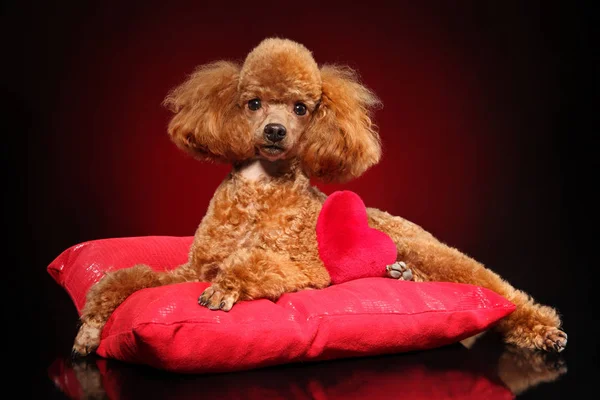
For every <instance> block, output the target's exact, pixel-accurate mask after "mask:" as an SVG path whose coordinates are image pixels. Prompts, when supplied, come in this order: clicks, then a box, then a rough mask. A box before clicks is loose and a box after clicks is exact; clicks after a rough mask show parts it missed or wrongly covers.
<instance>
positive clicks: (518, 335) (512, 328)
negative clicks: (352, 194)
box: [368, 209, 567, 352]
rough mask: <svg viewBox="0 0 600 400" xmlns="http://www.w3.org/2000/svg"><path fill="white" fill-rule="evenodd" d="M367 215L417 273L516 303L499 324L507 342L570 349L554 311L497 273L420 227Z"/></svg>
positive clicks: (378, 214)
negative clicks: (480, 288) (474, 287)
mask: <svg viewBox="0 0 600 400" xmlns="http://www.w3.org/2000/svg"><path fill="white" fill-rule="evenodd" d="M368 212H369V225H370V226H371V227H372V228H375V229H379V230H381V231H383V232H385V233H387V234H388V235H389V236H390V237H391V238H392V239H393V240H394V242H395V243H396V246H397V247H398V259H399V260H402V261H404V262H405V263H406V264H407V265H408V266H410V268H411V270H412V271H413V274H415V275H416V274H419V275H420V276H422V277H426V279H427V280H431V281H447V282H460V283H470V284H473V285H478V286H483V287H486V288H488V289H491V290H493V291H495V292H496V293H498V294H500V295H502V296H504V297H505V298H507V299H508V300H510V301H512V302H513V303H514V304H515V305H516V306H517V309H516V310H515V311H514V312H513V313H512V314H510V315H509V316H507V317H506V318H503V319H502V320H501V321H499V323H498V324H497V326H496V328H497V329H498V330H499V331H500V332H501V333H502V334H503V335H504V340H505V341H506V342H507V343H511V344H515V345H517V346H520V347H524V348H536V349H542V350H546V351H557V352H560V351H562V350H563V349H564V348H565V346H566V344H567V335H566V334H565V333H564V332H563V331H561V330H560V329H559V327H560V325H561V322H560V318H559V317H558V314H557V312H556V311H555V310H554V309H552V308H551V307H548V306H544V305H541V304H537V303H535V302H534V301H533V299H531V297H530V296H528V295H527V294H526V293H524V292H522V291H520V290H517V289H515V288H514V287H512V286H511V285H510V284H509V283H508V282H506V281H504V280H503V279H502V278H500V276H498V275H497V274H496V273H494V272H492V271H491V270H489V269H487V268H485V267H484V266H483V265H482V264H480V263H478V262H477V261H475V260H473V259H472V258H470V257H468V256H467V255H465V254H463V253H461V252H459V251H458V250H456V249H454V248H451V247H449V246H446V245H445V244H443V243H441V242H440V241H438V240H437V239H436V238H434V237H433V236H432V235H431V234H430V233H428V232H426V231H425V230H423V229H422V228H421V227H419V226H418V225H415V224H413V223H411V222H409V221H406V220H404V219H402V218H400V217H393V216H391V215H390V214H388V213H385V212H382V211H380V210H376V209H369V210H368Z"/></svg>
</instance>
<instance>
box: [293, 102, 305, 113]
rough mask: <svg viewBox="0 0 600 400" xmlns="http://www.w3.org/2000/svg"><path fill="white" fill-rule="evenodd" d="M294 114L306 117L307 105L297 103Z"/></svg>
mask: <svg viewBox="0 0 600 400" xmlns="http://www.w3.org/2000/svg"><path fill="white" fill-rule="evenodd" d="M294 112H295V113H296V115H304V114H306V105H304V103H296V105H295V106H294Z"/></svg>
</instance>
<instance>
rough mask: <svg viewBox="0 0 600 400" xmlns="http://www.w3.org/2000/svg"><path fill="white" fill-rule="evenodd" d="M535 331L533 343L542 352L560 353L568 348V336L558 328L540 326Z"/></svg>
mask: <svg viewBox="0 0 600 400" xmlns="http://www.w3.org/2000/svg"><path fill="white" fill-rule="evenodd" d="M533 331H534V334H535V337H534V339H533V343H534V344H535V347H537V348H538V349H540V350H545V351H549V352H557V353H560V352H561V351H563V350H564V349H565V347H566V346H567V334H566V333H564V332H563V331H561V330H560V329H558V328H554V327H551V326H544V325H538V326H536V327H535V328H534V329H533Z"/></svg>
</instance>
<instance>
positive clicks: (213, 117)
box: [163, 61, 254, 162]
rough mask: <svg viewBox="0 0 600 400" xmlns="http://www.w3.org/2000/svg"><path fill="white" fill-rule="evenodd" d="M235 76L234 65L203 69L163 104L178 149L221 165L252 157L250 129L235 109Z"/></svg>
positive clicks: (205, 67) (209, 65) (236, 106)
mask: <svg viewBox="0 0 600 400" xmlns="http://www.w3.org/2000/svg"><path fill="white" fill-rule="evenodd" d="M239 75H240V66H239V65H237V64H234V63H230V62H226V61H219V62H216V63H213V64H208V65H203V66H200V67H198V68H197V69H196V70H195V71H194V73H193V74H192V75H190V77H189V78H188V79H187V80H186V81H185V82H184V83H183V84H181V85H180V86H178V87H176V88H175V89H173V90H172V91H171V92H170V93H169V94H168V96H167V97H166V98H165V100H164V102H163V104H164V105H165V106H166V107H167V108H168V109H169V110H171V111H173V112H174V113H175V115H174V116H173V118H172V119H171V122H170V123H169V129H168V131H169V135H170V136H171V139H172V140H173V141H174V142H175V144H176V145H177V146H178V147H179V148H181V149H183V150H185V151H187V152H189V153H190V154H192V155H193V156H195V157H196V158H200V159H205V160H216V161H223V162H233V161H239V160H243V159H245V158H248V157H251V156H252V155H253V153H254V148H253V145H252V135H251V133H250V128H249V127H248V123H247V122H246V119H245V118H242V110H241V107H240V106H239V105H238V89H237V88H238V81H239Z"/></svg>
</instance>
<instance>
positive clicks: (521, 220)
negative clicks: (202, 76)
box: [1, 0, 597, 358]
mask: <svg viewBox="0 0 600 400" xmlns="http://www.w3.org/2000/svg"><path fill="white" fill-rule="evenodd" d="M122 3H127V4H122ZM352 3H353V2H350V1H347V2H322V3H319V2H312V1H311V2H299V1H293V2H284V1H281V0H279V1H276V2H270V1H260V2H252V1H247V2H243V3H242V2H241V3H239V4H234V3H231V2H210V3H208V2H201V1H191V2H171V4H167V2H162V1H146V2H138V3H136V2H118V1H105V2H102V3H99V4H96V5H94V4H79V3H72V4H69V5H41V4H40V5H36V4H30V3H28V4H26V5H23V3H20V4H17V3H15V4H12V5H5V6H4V8H3V23H2V28H1V29H2V31H1V33H2V36H3V40H4V41H5V42H6V44H7V46H6V47H5V48H6V49H7V50H8V52H7V53H5V57H3V58H4V61H3V65H2V68H3V74H2V76H3V78H4V79H3V83H2V88H3V94H4V95H3V96H2V97H3V105H4V107H3V108H4V110H5V112H6V116H7V118H6V120H7V121H8V124H7V125H6V129H5V132H4V135H5V140H6V143H5V146H4V149H3V160H4V161H6V162H7V167H8V168H6V170H5V171H6V172H8V173H7V179H6V180H5V182H6V183H7V185H14V188H13V186H9V187H10V189H9V190H8V191H7V192H6V193H7V194H6V195H5V198H4V204H5V207H4V210H5V213H6V215H7V216H8V220H9V221H10V220H12V221H13V222H15V221H16V223H15V225H14V226H15V229H14V232H15V235H14V236H15V237H17V242H16V243H15V245H17V246H19V247H18V248H19V249H22V248H25V249H26V250H25V251H24V252H23V251H22V252H14V253H16V254H14V255H18V257H16V258H17V261H16V262H17V265H18V266H19V267H18V271H19V274H18V275H17V277H16V279H17V281H19V282H24V283H27V282H29V279H30V278H32V277H33V278H35V281H36V283H39V285H38V286H36V288H39V291H38V292H37V293H39V296H38V297H37V298H31V299H28V301H30V302H31V305H30V308H29V310H32V311H33V314H32V315H33V316H34V317H33V319H34V320H35V321H41V324H42V325H43V326H47V327H48V331H47V332H44V333H43V334H41V335H40V336H42V338H43V340H44V342H43V343H47V342H50V343H52V342H55V341H57V340H58V341H60V342H61V343H64V344H67V345H68V343H69V342H70V341H71V340H72V337H70V336H69V335H67V337H65V335H64V334H63V335H59V334H57V333H55V332H54V330H55V328H56V327H57V326H62V325H65V324H68V325H69V327H73V332H74V325H75V318H76V315H75V313H74V310H72V309H71V308H70V304H69V301H68V299H67V298H66V297H65V296H64V295H63V294H62V293H60V292H59V291H58V290H57V288H56V287H55V284H54V282H52V281H51V280H50V279H49V277H48V276H47V274H46V273H45V267H46V265H47V264H48V263H49V262H50V261H52V259H53V258H54V257H56V256H57V255H58V254H59V253H60V252H61V251H62V250H64V249H65V248H67V247H69V246H71V245H73V244H76V243H79V242H81V241H86V240H91V239H96V238H106V237H120V236H138V235H177V236H187V235H192V234H193V232H194V230H195V228H196V226H197V224H198V223H199V221H200V219H201V218H202V216H203V214H204V212H205V210H206V207H207V204H208V201H209V200H210V198H211V195H212V193H213V191H214V189H215V188H216V186H217V185H218V184H219V182H220V181H221V180H222V179H223V178H224V176H225V175H226V173H227V172H228V167H227V166H223V165H211V164H206V163H200V162H197V161H194V160H192V159H191V158H189V157H187V156H186V155H184V154H183V153H182V152H180V151H179V150H177V149H176V148H175V146H174V145H173V144H172V143H171V142H170V141H169V139H168V137H167V134H166V126H167V123H168V119H169V113H168V112H167V111H166V110H165V109H164V108H163V107H161V101H162V100H163V98H164V96H165V95H166V93H167V92H168V90H169V89H170V88H172V87H173V86H175V85H177V84H179V83H180V82H182V80H183V79H185V76H186V74H188V73H190V72H191V71H192V70H193V69H194V67H195V66H197V65H200V64H203V63H207V62H211V61H214V60H219V59H232V60H240V61H241V60H243V58H244V57H245V55H246V54H247V52H248V51H249V50H251V49H252V48H253V47H254V46H256V45H257V44H258V43H259V42H260V41H261V40H262V39H264V38H266V37H269V36H280V37H286V38H290V39H293V40H296V41H299V42H301V43H303V44H304V45H306V46H307V47H308V48H309V49H311V50H312V51H313V53H314V56H315V58H316V60H317V62H318V63H340V64H348V65H350V66H352V67H354V68H355V69H357V70H358V71H359V73H360V74H361V76H362V79H363V81H364V82H365V83H366V84H367V85H368V86H369V87H370V88H372V89H373V90H374V91H375V92H376V93H377V94H378V95H379V96H380V97H381V99H382V101H383V103H384V108H383V109H382V110H380V111H378V112H377V114H376V117H375V118H376V122H377V124H378V125H379V127H380V131H381V137H382V141H383V145H384V157H383V160H382V161H381V163H380V164H379V165H377V166H375V167H374V168H372V169H371V170H369V171H368V172H367V173H366V174H365V175H364V176H363V177H361V178H360V179H357V180H356V181H354V182H351V183H348V184H346V185H343V186H323V185H321V187H322V189H323V190H324V191H325V192H327V193H330V192H331V191H333V190H337V189H341V188H344V189H349V190H353V191H356V192H357V193H358V194H359V195H360V196H361V197H362V198H363V200H364V201H365V203H366V204H367V205H369V206H375V207H378V208H382V209H385V210H387V211H389V212H391V213H392V214H397V215H401V216H403V217H405V218H407V219H409V220H411V221H413V222H416V223H418V224H420V225H422V226H423V227H425V228H426V229H428V230H429V231H431V232H432V233H434V234H435V235H436V236H437V237H439V238H440V239H441V240H443V241H445V242H447V243H449V244H451V245H453V246H455V247H458V248H459V249H461V250H463V251H465V252H467V253H468V254H470V255H472V256H474V257H475V258H477V259H479V260H480V261H482V262H484V263H485V264H487V265H488V266H490V267H491V268H493V269H494V270H496V271H497V272H499V273H500V274H501V275H503V276H505V277H506V278H507V279H508V280H509V281H511V282H512V283H513V284H514V285H515V286H517V287H520V288H522V289H524V290H527V291H529V292H531V293H532V294H533V295H534V296H535V297H536V298H537V299H538V300H540V301H542V302H545V303H549V304H553V305H555V306H558V307H559V309H569V307H572V308H575V307H576V306H575V304H576V303H575V300H574V299H573V297H574V294H577V295H578V296H581V295H582V293H583V294H585V293H586V291H587V289H588V288H589V287H590V286H589V285H591V284H590V283H589V279H585V278H584V279H579V277H581V276H587V274H588V271H589V273H591V272H592V269H591V267H589V265H588V262H589V259H588V258H587V254H585V252H584V251H583V250H582V249H584V247H583V246H582V245H584V244H587V243H588V241H589V242H590V245H591V244H592V243H591V240H590V239H587V238H588V237H590V236H584V235H583V234H581V232H582V229H583V228H584V227H585V226H589V225H591V224H593V222H594V220H593V218H594V217H595V213H592V212H590V211H589V210H588V209H587V207H588V206H591V205H595V204H596V203H595V201H593V200H591V199H590V197H589V196H587V195H584V193H582V192H581V189H582V188H584V189H587V188H588V187H589V185H590V183H591V182H593V180H592V178H593V176H594V175H596V174H595V173H594V170H595V168H597V162H596V161H595V159H594V157H591V155H592V154H593V153H592V151H593V152H595V149H593V150H592V145H593V144H595V140H594V139H590V136H589V134H590V133H592V134H593V133H594V132H593V130H592V129H591V125H589V117H590V115H591V112H592V111H595V109H597V107H594V109H592V107H593V102H592V100H593V99H592V96H591V92H590V87H591V86H592V82H591V71H592V68H593V64H592V63H590V62H589V59H588V58H589V57H590V55H591V40H590V39H589V36H588V30H587V22H588V21H587V14H586V13H585V10H583V9H579V8H577V7H575V6H570V7H566V6H565V5H564V4H563V5H553V4H551V3H549V2H540V3H536V2H518V1H514V2H480V1H473V2H460V6H457V5H456V4H454V3H455V2H445V3H439V4H436V3H430V2H423V3H426V4H423V5H417V4H416V3H417V2H395V3H393V5H385V3H380V2H375V1H369V2H366V3H364V4H362V5H353V4H352ZM590 150H592V151H590ZM21 151H24V153H25V154H22V153H21ZM596 179H597V177H596ZM21 211H22V213H21ZM19 233H21V234H22V236H18V234H19ZM9 235H10V234H9ZM11 244H12V243H11ZM588 268H589V269H588ZM575 270H577V271H578V272H575ZM582 271H583V272H582ZM46 298H54V299H56V300H52V301H44V300H43V299H46ZM36 318H37V319H36ZM565 320H566V323H567V325H568V320H569V315H566V316H565ZM573 324H574V322H573ZM48 352H49V351H48ZM48 352H46V353H44V352H43V351H42V358H43V357H44V356H45V355H47V353H48Z"/></svg>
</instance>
